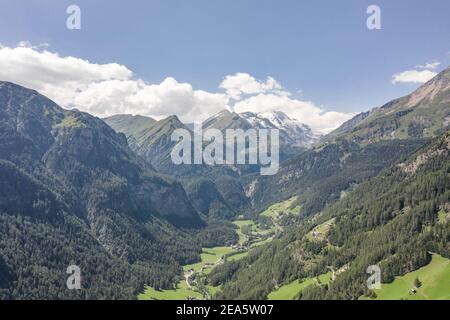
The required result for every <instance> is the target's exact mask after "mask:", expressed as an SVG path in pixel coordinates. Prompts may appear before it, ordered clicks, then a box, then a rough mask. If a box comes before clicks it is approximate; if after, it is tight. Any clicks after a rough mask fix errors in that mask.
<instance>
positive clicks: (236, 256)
mask: <svg viewBox="0 0 450 320" xmlns="http://www.w3.org/2000/svg"><path fill="white" fill-rule="evenodd" d="M247 255H248V251H246V252H239V253H236V254H233V255H232V256H229V257H227V261H238V260H241V259H243V258H245V257H246V256H247Z"/></svg>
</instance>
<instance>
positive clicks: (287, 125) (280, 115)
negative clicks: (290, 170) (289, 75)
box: [239, 111, 318, 147]
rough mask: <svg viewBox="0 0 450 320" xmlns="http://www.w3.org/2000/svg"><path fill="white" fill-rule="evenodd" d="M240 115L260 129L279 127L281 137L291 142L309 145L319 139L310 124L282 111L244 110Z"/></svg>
mask: <svg viewBox="0 0 450 320" xmlns="http://www.w3.org/2000/svg"><path fill="white" fill-rule="evenodd" d="M239 115H240V116H241V117H242V118H244V119H245V120H247V121H248V122H249V123H251V125H252V126H254V127H257V128H260V129H279V130H280V138H282V139H283V140H284V141H285V142H287V143H290V144H294V145H298V146H303V147H309V146H311V145H312V144H313V143H314V142H315V141H316V140H317V139H318V137H317V136H316V135H315V134H314V133H313V132H312V130H311V128H310V127H309V126H307V125H306V124H303V123H301V122H300V121H298V120H295V119H292V118H290V117H289V116H288V115H287V114H285V113H284V112H281V111H273V112H260V113H254V112H244V113H240V114H239Z"/></svg>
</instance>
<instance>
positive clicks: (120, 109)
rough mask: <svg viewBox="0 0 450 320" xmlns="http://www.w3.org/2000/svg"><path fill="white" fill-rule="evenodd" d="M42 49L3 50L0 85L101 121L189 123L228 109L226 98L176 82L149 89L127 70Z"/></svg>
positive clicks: (25, 45) (24, 46) (24, 45)
mask: <svg viewBox="0 0 450 320" xmlns="http://www.w3.org/2000/svg"><path fill="white" fill-rule="evenodd" d="M40 47H41V46H40ZM40 47H33V46H31V44H29V43H27V42H21V43H20V44H19V45H18V46H17V47H16V48H9V47H4V46H3V47H0V79H1V80H3V81H11V82H14V83H17V84H20V85H23V86H26V87H29V88H32V89H35V90H37V91H39V92H40V93H42V94H44V95H46V96H48V97H49V98H51V99H52V100H54V101H55V102H56V103H58V104H60V105H61V106H64V107H66V108H78V109H80V110H82V111H86V112H89V113H91V114H94V115H96V116H101V117H103V116H109V115H113V114H117V113H132V114H142V115H148V116H152V117H156V118H161V117H165V116H168V115H172V114H177V115H178V116H179V117H180V118H181V119H182V120H184V121H187V122H190V121H194V120H203V119H205V118H206V117H208V116H209V115H211V113H214V112H218V111H220V110H222V109H224V108H226V107H227V103H228V97H227V96H226V95H225V94H220V93H208V92H205V91H201V90H194V89H193V88H192V86H191V85H190V84H188V83H178V82H177V81H176V80H175V79H173V78H167V79H165V80H164V81H162V82H161V83H160V84H152V85H148V84H146V83H145V82H144V81H142V80H140V79H134V78H133V73H132V72H131V71H130V70H129V69H128V68H127V67H125V66H123V65H120V64H117V63H108V64H95V63H91V62H89V61H87V60H83V59H79V58H75V57H71V56H68V57H61V56H59V55H58V54H56V53H53V52H50V51H47V50H46V49H44V50H41V49H40Z"/></svg>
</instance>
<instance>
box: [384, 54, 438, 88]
mask: <svg viewBox="0 0 450 320" xmlns="http://www.w3.org/2000/svg"><path fill="white" fill-rule="evenodd" d="M440 65H441V63H440V62H439V61H436V60H432V61H429V62H427V63H426V64H424V65H417V66H416V69H418V70H407V71H403V72H399V73H396V74H394V75H393V76H392V83H393V84H397V83H425V82H427V81H428V80H431V79H432V78H434V77H435V76H436V75H437V72H435V70H436V69H437V68H438V67H439V66H440ZM419 70H420V71H419Z"/></svg>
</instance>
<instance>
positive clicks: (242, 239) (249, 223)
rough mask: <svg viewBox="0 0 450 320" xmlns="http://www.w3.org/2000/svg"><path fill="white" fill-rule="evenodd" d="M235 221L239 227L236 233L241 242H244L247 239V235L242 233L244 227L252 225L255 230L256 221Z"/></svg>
mask: <svg viewBox="0 0 450 320" xmlns="http://www.w3.org/2000/svg"><path fill="white" fill-rule="evenodd" d="M233 223H234V224H235V225H236V226H237V227H238V228H237V229H236V233H237V234H238V236H239V244H241V245H242V244H244V243H245V242H246V241H247V236H246V235H245V234H243V233H242V227H244V226H250V227H251V228H252V230H253V228H254V227H255V223H254V222H253V221H252V220H236V221H233Z"/></svg>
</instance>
